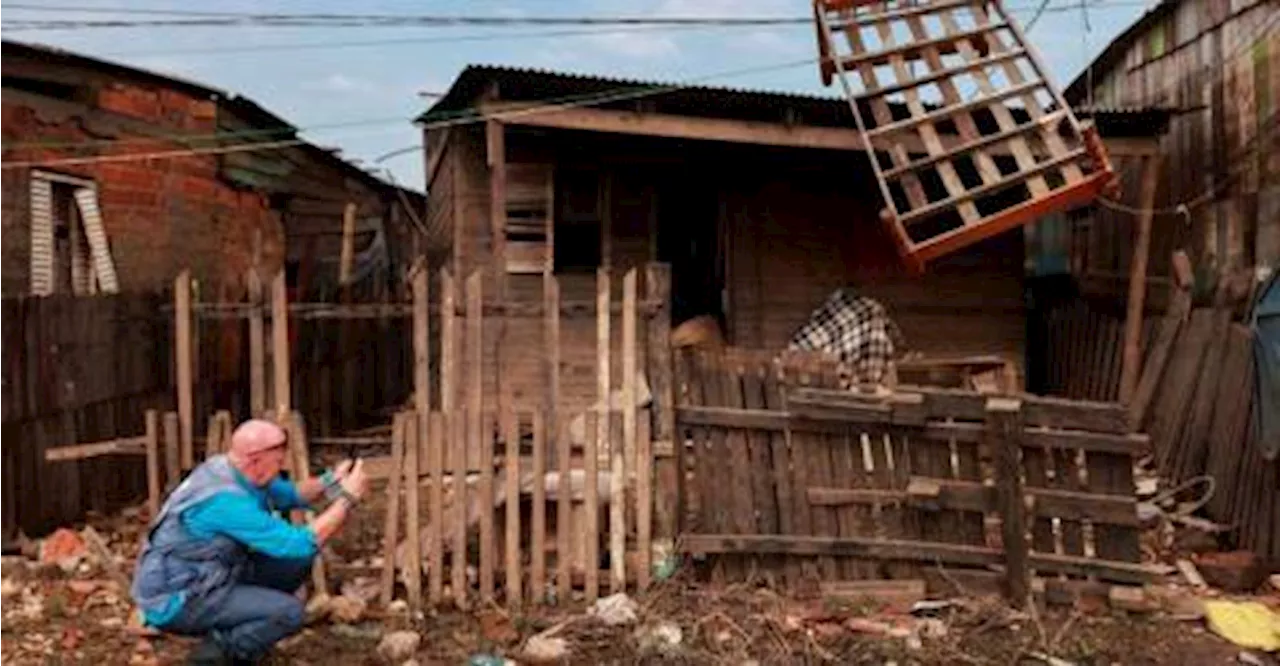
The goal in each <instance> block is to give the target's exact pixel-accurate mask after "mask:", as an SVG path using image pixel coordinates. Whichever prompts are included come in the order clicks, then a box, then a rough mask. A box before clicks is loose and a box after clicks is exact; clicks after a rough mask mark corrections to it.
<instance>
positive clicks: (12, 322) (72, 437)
mask: <svg viewBox="0 0 1280 666" xmlns="http://www.w3.org/2000/svg"><path fill="white" fill-rule="evenodd" d="M163 300H164V297H163V296H161V295H158V294H144V293H127V294H111V295H99V296H84V297H73V296H48V297H24V298H13V299H5V300H4V305H3V307H4V312H3V318H4V383H3V401H2V402H3V428H4V431H3V438H4V446H3V455H4V462H3V469H4V474H3V479H4V493H3V496H4V501H3V505H4V533H5V537H6V540H7V539H8V538H12V537H13V536H14V534H15V533H16V531H17V530H18V529H19V528H21V529H22V530H23V531H24V532H25V533H26V534H27V535H29V536H38V535H42V534H44V533H47V532H48V531H49V530H51V529H53V528H55V527H57V526H59V525H62V524H66V523H69V522H72V521H74V520H77V519H79V518H80V517H82V516H83V515H84V513H85V511H87V510H91V509H92V510H97V511H110V510H112V509H115V508H117V507H119V506H121V505H122V504H124V503H127V502H130V501H133V500H134V499H136V498H137V497H139V496H141V494H142V493H143V492H144V490H145V485H144V484H145V472H144V470H143V467H142V463H141V460H140V459H138V458H133V459H129V458H119V457H104V458H97V459H93V460H81V461H78V462H48V461H46V454H47V452H48V451H50V450H53V449H55V448H58V447H62V446H65V445H72V444H76V443H79V442H86V441H96V440H110V439H112V438H116V437H121V436H133V435H139V434H141V433H142V431H143V412H144V410H146V409H152V408H164V407H165V406H167V405H170V404H172V393H171V391H172V382H171V379H170V377H171V372H170V366H169V358H170V353H169V348H170V347H169V341H170V337H169V329H168V326H167V322H165V321H164V320H163V319H162V318H160V317H158V316H157V315H156V313H157V310H158V308H159V307H160V305H161V304H162V303H163Z"/></svg>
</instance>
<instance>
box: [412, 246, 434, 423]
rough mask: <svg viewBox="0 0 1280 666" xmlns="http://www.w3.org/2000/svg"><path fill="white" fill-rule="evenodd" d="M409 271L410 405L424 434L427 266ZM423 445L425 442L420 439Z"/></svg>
mask: <svg viewBox="0 0 1280 666" xmlns="http://www.w3.org/2000/svg"><path fill="white" fill-rule="evenodd" d="M412 271H413V405H414V409H416V410H418V425H419V427H420V428H421V429H422V431H423V432H426V425H427V415H428V414H430V413H431V347H430V346H429V345H430V343H429V341H428V321H427V305H428V304H429V299H428V293H427V262H426V261H425V260H423V259H419V260H418V261H417V262H416V263H415V264H414V267H413V269H412ZM424 441H425V439H424Z"/></svg>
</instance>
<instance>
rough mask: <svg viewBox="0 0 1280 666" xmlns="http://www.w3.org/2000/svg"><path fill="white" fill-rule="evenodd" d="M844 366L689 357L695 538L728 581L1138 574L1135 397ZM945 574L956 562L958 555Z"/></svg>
mask: <svg viewBox="0 0 1280 666" xmlns="http://www.w3.org/2000/svg"><path fill="white" fill-rule="evenodd" d="M836 381H837V375H836V374H835V371H834V367H832V366H826V365H821V364H814V363H812V362H808V361H806V362H804V363H791V362H785V361H779V360H774V359H772V358H770V357H769V356H767V355H764V354H759V353H751V352H740V351H737V350H727V351H725V352H724V353H722V354H712V353H706V352H704V353H700V354H690V355H685V356H683V357H681V358H678V359H677V382H678V388H679V399H680V407H679V408H678V409H677V429H678V430H677V433H678V434H679V435H681V436H685V437H688V440H687V442H686V447H685V451H686V454H689V455H690V456H691V458H692V459H691V460H690V461H689V462H690V463H691V465H690V466H691V468H692V469H691V472H692V473H691V479H692V480H691V482H690V486H689V492H688V493H687V495H686V497H687V499H686V502H685V509H686V512H687V513H686V515H685V524H684V529H683V533H682V536H681V539H680V541H681V543H682V544H683V546H684V548H685V550H686V551H687V552H689V553H692V554H694V555H705V556H711V570H712V574H711V575H712V576H713V579H720V580H725V581H732V580H735V579H736V580H742V579H743V578H744V577H748V576H751V575H753V574H755V575H758V574H760V573H762V572H763V573H764V574H766V575H769V576H772V577H774V578H775V579H779V580H781V581H784V582H785V583H787V584H789V585H802V586H806V587H810V586H812V584H813V583H815V582H817V581H822V582H829V581H837V580H865V579H891V578H924V579H926V580H928V579H930V578H932V577H934V576H935V575H942V576H943V577H944V578H949V577H952V575H953V574H957V573H958V574H966V575H970V579H973V578H975V577H979V578H980V577H982V576H987V577H991V576H999V575H1000V574H997V573H994V570H995V569H999V568H1003V569H1004V570H1005V575H1004V577H1005V578H1006V581H1005V583H1006V590H1007V591H1008V592H1009V593H1010V595H1011V597H1012V598H1013V599H1014V600H1015V601H1016V602H1021V601H1023V600H1025V599H1026V595H1027V591H1028V590H1029V589H1030V587H1029V586H1030V585H1031V580H1032V577H1033V576H1044V577H1062V576H1066V577H1077V578H1085V577H1087V578H1095V579H1098V580H1101V581H1106V582H1113V583H1141V582H1143V581H1145V580H1147V579H1149V578H1150V577H1151V576H1152V575H1153V574H1154V573H1155V572H1154V571H1153V570H1151V569H1149V568H1147V567H1144V566H1143V565H1142V564H1141V554H1140V550H1139V544H1138V537H1139V528H1138V516H1137V508H1136V500H1135V498H1134V487H1133V476H1132V465H1133V457H1134V456H1135V455H1137V454H1138V453H1139V451H1140V450H1141V449H1142V448H1144V446H1145V443H1146V440H1145V437H1144V436H1141V435H1133V434H1129V430H1128V426H1127V423H1126V415H1125V410H1124V409H1123V408H1122V407H1120V406H1119V405H1113V404H1109V403H1086V402H1071V401H1066V400H1061V399H1053V398H1041V397H1034V396H1016V397H1014V396H991V395H982V394H979V393H975V392H968V391H960V390H954V389H939V388H928V387H902V388H900V389H899V390H897V391H894V392H892V393H887V394H883V395H879V396H872V395H869V394H867V395H863V394H855V393H851V392H848V391H843V390H838V389H834V388H831V387H832V386H834V385H835V382H836ZM944 567H945V568H946V570H947V573H946V574H943V568H944Z"/></svg>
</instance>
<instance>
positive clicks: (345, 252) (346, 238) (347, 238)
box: [338, 201, 356, 284]
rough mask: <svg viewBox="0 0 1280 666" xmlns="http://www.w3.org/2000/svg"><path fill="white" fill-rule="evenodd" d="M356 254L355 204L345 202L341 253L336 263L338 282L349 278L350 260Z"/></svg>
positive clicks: (346, 280)
mask: <svg viewBox="0 0 1280 666" xmlns="http://www.w3.org/2000/svg"><path fill="white" fill-rule="evenodd" d="M355 254H356V204H355V202H351V201H349V202H347V205H346V207H345V208H344V209H343V210H342V255H341V257H340V260H339V263H338V284H346V283H347V282H348V281H350V280H351V262H352V261H354V260H355Z"/></svg>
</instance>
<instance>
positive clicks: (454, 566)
mask: <svg viewBox="0 0 1280 666" xmlns="http://www.w3.org/2000/svg"><path fill="white" fill-rule="evenodd" d="M440 289H441V293H440V317H441V322H440V410H441V411H442V412H444V414H445V423H446V426H447V430H446V433H445V434H446V440H445V446H446V447H448V449H449V458H450V459H451V461H452V462H453V467H452V471H453V474H452V477H453V479H452V485H453V507H454V509H453V514H452V515H454V516H461V515H462V514H461V510H460V509H458V507H462V506H465V505H466V497H467V485H466V478H467V462H466V461H467V456H466V442H467V440H466V428H467V418H466V416H465V412H461V411H460V410H461V409H462V407H463V405H462V404H461V401H460V400H459V399H458V397H459V396H458V385H459V384H458V368H459V367H460V364H459V362H460V361H461V352H462V349H461V348H460V347H459V346H458V316H457V304H458V287H457V283H456V282H455V281H454V279H453V274H452V273H450V272H449V270H448V269H444V270H441V271H440ZM441 483H443V475H442V479H441ZM441 517H442V518H443V514H441ZM450 528H451V529H452V531H451V532H450V533H449V534H448V535H447V536H448V538H451V539H452V540H453V548H452V554H451V555H450V560H449V567H450V578H449V587H450V592H451V594H452V595H453V600H454V603H455V604H456V605H457V606H458V608H466V603H467V594H466V580H467V579H466V567H467V550H466V545H467V532H466V525H465V523H463V522H461V521H459V520H457V519H455V520H454V522H453V523H452V524H450ZM442 547H443V545H441V546H440V547H439V548H442ZM439 548H437V549H439Z"/></svg>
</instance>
